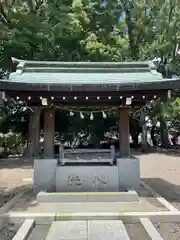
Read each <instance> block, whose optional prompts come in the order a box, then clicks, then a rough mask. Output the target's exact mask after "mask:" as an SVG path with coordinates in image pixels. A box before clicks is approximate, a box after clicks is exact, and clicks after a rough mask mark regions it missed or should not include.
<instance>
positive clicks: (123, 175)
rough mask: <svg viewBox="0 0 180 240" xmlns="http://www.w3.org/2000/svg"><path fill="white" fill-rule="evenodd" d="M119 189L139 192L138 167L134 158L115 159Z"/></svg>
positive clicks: (136, 159)
mask: <svg viewBox="0 0 180 240" xmlns="http://www.w3.org/2000/svg"><path fill="white" fill-rule="evenodd" d="M117 167H118V174H119V186H120V188H127V189H133V190H139V188H140V165H139V159H138V158H135V157H129V158H128V157H126V158H117Z"/></svg>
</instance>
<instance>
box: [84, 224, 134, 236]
mask: <svg viewBox="0 0 180 240" xmlns="http://www.w3.org/2000/svg"><path fill="white" fill-rule="evenodd" d="M97 239H98V240H110V239H113V240H130V238H129V236H128V233H127V231H126V229H125V226H124V224H123V222H122V221H108V220H107V221H88V240H97Z"/></svg>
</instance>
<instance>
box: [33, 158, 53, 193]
mask: <svg viewBox="0 0 180 240" xmlns="http://www.w3.org/2000/svg"><path fill="white" fill-rule="evenodd" d="M56 167H57V159H34V184H33V192H34V194H37V193H39V192H40V191H46V190H48V191H54V190H55V185H56Z"/></svg>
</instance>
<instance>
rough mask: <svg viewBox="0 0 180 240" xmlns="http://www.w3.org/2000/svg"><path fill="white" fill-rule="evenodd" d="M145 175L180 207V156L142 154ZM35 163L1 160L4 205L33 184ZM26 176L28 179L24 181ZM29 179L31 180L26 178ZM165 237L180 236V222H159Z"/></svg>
mask: <svg viewBox="0 0 180 240" xmlns="http://www.w3.org/2000/svg"><path fill="white" fill-rule="evenodd" d="M138 157H139V158H140V166H141V178H142V179H143V180H144V181H145V182H146V183H147V184H149V185H150V186H151V187H152V188H153V189H154V190H155V191H157V192H158V193H159V194H160V195H161V196H163V197H164V198H166V199H167V200H168V201H169V202H171V203H172V204H173V205H174V206H175V207H176V208H178V209H179V210H180V157H179V154H174V153H169V154H168V153H150V154H140V155H138ZM29 178H33V169H32V162H31V161H30V160H29V161H28V160H26V161H25V160H23V159H21V160H18V159H12V160H8V162H7V160H4V161H3V160H2V159H0V206H2V205H3V204H4V202H5V201H7V200H8V199H9V198H11V197H12V194H13V193H16V192H19V191H22V189H28V188H29V187H31V184H30V182H28V179H29ZM23 179H24V180H23ZM25 179H27V181H25ZM156 227H157V229H158V231H159V232H160V233H161V235H162V237H164V239H165V240H168V239H171V240H177V239H180V224H157V225H156Z"/></svg>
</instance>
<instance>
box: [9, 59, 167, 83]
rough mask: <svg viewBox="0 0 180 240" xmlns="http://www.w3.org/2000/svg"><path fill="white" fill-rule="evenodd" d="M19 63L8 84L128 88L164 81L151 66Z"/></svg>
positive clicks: (134, 63)
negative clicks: (126, 85) (122, 86)
mask: <svg viewBox="0 0 180 240" xmlns="http://www.w3.org/2000/svg"><path fill="white" fill-rule="evenodd" d="M12 59H13V61H14V62H17V63H18V65H17V70H16V72H14V73H11V74H10V78H9V80H8V81H10V82H18V83H32V84H36V83H38V84H71V85H72V84H73V85H76V84H104V85H106V84H123V83H125V84H127V83H143V82H146V83H147V82H149V83H150V82H152V83H153V82H157V81H161V80H163V78H162V75H161V74H160V73H158V72H157V71H156V68H155V66H154V65H153V63H152V62H118V63H116V62H47V61H23V60H19V59H15V58H12Z"/></svg>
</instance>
